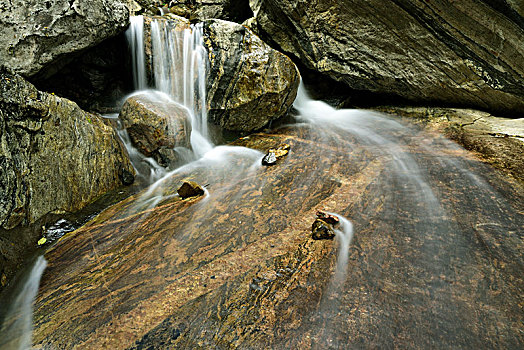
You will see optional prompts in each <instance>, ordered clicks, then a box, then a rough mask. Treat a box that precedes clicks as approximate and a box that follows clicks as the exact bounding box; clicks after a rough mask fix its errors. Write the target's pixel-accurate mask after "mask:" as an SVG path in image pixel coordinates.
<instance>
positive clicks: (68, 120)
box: [0, 71, 134, 275]
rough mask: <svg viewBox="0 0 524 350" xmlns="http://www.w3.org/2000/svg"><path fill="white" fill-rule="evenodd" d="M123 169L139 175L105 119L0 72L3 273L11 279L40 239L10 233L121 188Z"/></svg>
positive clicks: (35, 233)
mask: <svg viewBox="0 0 524 350" xmlns="http://www.w3.org/2000/svg"><path fill="white" fill-rule="evenodd" d="M118 169H125V170H126V171H128V172H129V173H131V174H133V173H134V170H133V167H132V166H131V164H130V162H129V159H128V156H127V152H126V151H125V148H124V146H123V145H122V144H121V142H120V141H119V139H118V137H117V135H116V133H115V132H114V130H113V129H112V128H111V127H110V126H109V125H106V124H105V123H104V121H103V120H102V118H100V117H98V116H96V115H94V114H89V113H86V112H84V111H82V110H81V109H80V108H79V107H78V105H76V104H75V103H73V102H71V101H69V100H66V99H63V98H59V97H57V96H54V95H52V94H48V93H45V92H41V91H38V90H37V89H36V88H35V87H34V86H33V85H31V84H30V83H28V82H27V81H25V80H24V79H23V78H22V77H20V76H19V75H12V74H8V73H6V72H3V71H2V72H0V253H1V254H0V265H2V266H1V267H0V270H2V269H3V268H4V267H9V274H10V275H11V273H12V269H11V267H12V265H13V262H14V261H17V262H18V260H19V259H20V258H21V257H22V256H24V254H25V252H24V250H25V251H29V250H30V249H29V247H31V246H32V245H34V246H36V241H37V240H38V236H39V234H40V233H39V232H38V230H29V231H28V232H25V233H23V234H22V233H21V234H20V235H17V234H16V233H14V231H13V232H12V233H10V232H9V231H7V230H10V229H13V228H15V227H17V226H20V225H24V226H25V225H29V224H32V223H34V222H35V221H37V220H38V219H40V218H42V217H43V216H45V215H47V214H50V213H66V212H75V211H78V210H79V209H81V208H83V207H84V206H86V205H87V204H88V203H90V202H92V201H94V200H95V199H97V198H98V197H100V196H101V195H103V194H104V193H106V192H108V191H109V190H111V189H114V188H117V187H119V186H121V181H120V179H119V176H118ZM0 272H1V271H0Z"/></svg>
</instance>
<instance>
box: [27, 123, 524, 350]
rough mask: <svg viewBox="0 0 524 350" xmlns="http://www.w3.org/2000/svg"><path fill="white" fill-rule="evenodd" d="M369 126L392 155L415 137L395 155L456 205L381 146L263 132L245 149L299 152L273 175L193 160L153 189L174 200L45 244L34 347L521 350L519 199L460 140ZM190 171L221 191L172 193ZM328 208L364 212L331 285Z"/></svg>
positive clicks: (302, 130)
mask: <svg viewBox="0 0 524 350" xmlns="http://www.w3.org/2000/svg"><path fill="white" fill-rule="evenodd" d="M362 119H363V118H359V120H358V122H356V124H357V125H356V126H358V127H364V128H365V129H366V130H367V131H369V132H370V133H372V132H374V131H377V129H380V130H381V132H382V131H386V132H387V131H388V130H390V132H388V133H387V134H386V135H384V134H382V133H381V134H382V135H384V136H387V137H388V141H386V140H383V139H382V140H379V141H380V142H384V141H386V142H387V143H386V144H385V145H384V144H383V145H382V146H384V147H389V146H391V144H390V143H389V138H390V137H392V138H396V137H401V138H402V139H405V138H408V139H412V141H413V142H409V146H408V145H405V148H404V147H403V151H401V152H399V153H397V154H395V156H398V157H402V159H404V160H407V159H405V158H404V157H405V156H406V155H407V154H411V155H412V156H413V157H416V161H417V163H420V164H421V171H424V169H427V173H426V175H427V179H426V180H427V181H428V184H429V185H430V186H431V189H432V190H434V191H436V193H438V196H439V198H443V201H442V205H443V208H444V210H443V211H442V212H441V211H439V210H437V211H432V210H428V207H427V205H426V204H427V203H428V202H426V200H427V199H428V197H427V192H426V191H422V190H421V189H420V187H419V186H418V185H417V181H413V179H410V177H411V176H412V175H413V173H412V172H407V173H402V169H400V168H399V170H400V171H401V173H399V174H398V176H395V175H393V174H392V173H391V169H392V166H391V165H392V164H391V162H390V160H391V157H390V155H389V154H381V152H380V151H378V152H377V144H368V142H366V141H370V138H367V139H365V140H364V142H362V139H361V138H360V137H359V136H358V135H353V134H351V133H349V134H348V133H342V134H338V133H333V132H332V131H333V130H332V129H333V128H329V127H328V128H325V129H324V130H317V128H311V127H309V126H304V125H302V126H294V127H288V128H283V129H280V130H276V131H274V132H273V133H271V134H269V135H262V134H255V135H250V136H249V137H246V138H243V139H241V140H239V141H238V142H236V143H235V144H236V145H243V146H249V147H254V148H257V149H259V150H261V151H265V150H267V149H271V148H273V149H274V148H277V147H278V146H279V145H281V144H282V143H287V144H289V145H290V146H291V150H292V152H290V153H289V155H288V156H287V157H286V158H284V159H283V160H282V162H280V163H279V164H277V165H275V166H273V167H269V168H266V167H258V168H254V167H253V166H252V164H254V162H255V161H259V160H260V158H261V157H262V153H258V154H254V155H253V154H252V153H248V152H246V151H245V150H244V152H242V153H240V152H239V153H235V154H233V155H232V156H231V157H228V159H227V160H221V161H220V162H209V163H208V162H205V163H206V164H202V163H200V166H199V165H198V164H196V165H195V166H196V168H187V167H186V168H184V169H181V170H180V171H177V172H175V173H173V174H172V176H171V177H169V178H166V179H165V181H164V182H162V184H160V185H159V187H157V188H156V189H157V190H159V191H158V192H155V193H154V195H155V196H156V195H158V194H160V193H165V194H166V195H167V197H166V199H165V201H162V202H161V204H160V205H159V206H157V207H155V208H150V207H149V206H148V207H147V210H146V211H140V210H139V211H138V212H137V211H136V205H134V204H136V203H137V201H138V202H139V201H140V200H141V196H136V197H135V198H130V199H129V200H126V201H124V202H122V203H120V204H117V205H116V206H114V207H112V208H110V209H108V210H106V211H105V212H104V213H102V214H101V215H99V216H98V217H97V218H96V219H95V220H93V221H92V222H91V223H89V224H87V225H85V226H84V227H82V228H81V229H79V230H78V231H77V232H75V233H72V234H70V235H69V236H67V237H65V238H64V239H62V241H60V242H59V243H58V245H57V246H56V247H55V249H53V250H52V251H50V252H48V253H47V254H46V259H47V260H48V262H49V265H48V268H47V269H46V271H45V272H44V275H43V277H42V283H41V286H40V292H39V295H38V297H37V300H36V303H35V318H34V320H35V332H34V338H33V339H34V341H35V344H34V345H38V346H42V347H44V348H55V347H56V348H66V349H69V348H74V347H78V348H81V349H101V348H110V349H165V348H169V349H195V348H205V349H215V348H219V349H236V348H238V349H268V348H269V349H329V348H334V349H346V348H357V349H359V348H367V347H369V344H373V345H374V346H376V347H378V348H388V347H391V346H392V344H394V346H396V347H398V348H402V349H404V348H409V349H416V348H431V347H433V346H435V345H437V346H438V347H443V348H475V347H478V348H485V347H488V348H491V347H497V346H498V347H502V348H519V344H520V343H521V337H520V335H519V332H518V330H519V329H520V325H521V322H520V320H521V318H522V310H521V307H520V306H519V300H521V295H522V288H521V286H522V283H523V277H524V276H523V275H522V267H521V264H520V262H521V261H522V259H521V256H522V253H521V252H520V251H519V247H520V246H521V245H522V237H521V236H519V235H518V234H517V232H519V230H520V226H521V225H520V223H521V222H522V215H521V214H519V213H518V210H519V208H522V203H523V200H524V197H523V196H522V192H520V194H519V192H518V189H517V188H518V187H513V184H512V183H509V184H506V185H505V186H507V187H505V186H502V187H501V188H497V190H494V191H492V192H489V191H488V192H483V191H482V190H481V189H480V186H479V184H480V183H482V181H484V180H483V179H486V178H489V179H490V182H491V183H493V184H495V183H497V182H498V181H497V180H496V178H495V177H490V176H491V175H493V174H491V175H490V173H491V170H490V169H486V168H485V167H483V166H482V164H480V163H479V162H478V161H475V160H472V159H471V155H470V154H468V153H467V152H465V151H464V150H462V149H460V148H458V147H457V148H447V147H443V148H439V146H438V145H441V146H442V145H446V144H447V143H448V142H447V141H446V140H442V139H440V138H439V137H433V136H430V135H429V134H427V133H425V132H414V133H413V134H411V133H410V134H409V135H405V134H403V132H402V131H401V130H396V131H391V126H392V124H391V122H387V120H386V119H380V121H381V122H380V123H375V122H373V123H371V124H367V123H365V122H363V121H362ZM368 127H369V129H368ZM355 129H358V128H355ZM351 130H353V129H351ZM404 131H405V130H404ZM399 133H400V134H402V135H400V136H399V135H398V134H399ZM394 134H397V136H394ZM369 135H370V134H367V135H366V136H369ZM326 141H327V143H326ZM406 141H407V140H406ZM430 145H431V146H430ZM432 147H436V148H432ZM436 149H438V154H436V155H435V154H434V150H436ZM217 151H218V149H217ZM246 153H247V154H248V156H246V155H245V154H246ZM446 155H447V156H449V158H446ZM447 161H449V162H447ZM440 162H443V163H440ZM468 162H469V163H468ZM239 164H244V166H245V167H244V168H242V167H238V165H239ZM457 164H469V165H470V166H471V167H469V166H468V167H467V168H461V167H460V166H458V167H457V166H455V165H457ZM403 165H406V163H404V164H403ZM422 165H423V166H422ZM233 170H234V171H233ZM470 171H471V172H470ZM467 175H470V176H467ZM471 175H478V177H475V176H471ZM484 176H487V177H484ZM187 178H191V179H193V180H195V181H197V182H199V183H207V184H209V186H207V187H206V188H207V190H208V191H209V196H206V197H203V198H202V197H200V198H194V199H188V200H180V198H178V196H173V195H172V194H173V193H174V192H175V191H176V189H177V188H178V187H179V186H180V184H181V183H182V181H184V180H185V179H187ZM471 178H473V179H474V181H470V180H471ZM491 180H495V181H491ZM499 190H500V191H499ZM515 192H516V193H515ZM496 193H498V194H496ZM491 196H495V197H491ZM146 198H147V197H146ZM317 209H325V210H328V211H329V212H333V213H338V214H340V215H343V216H345V217H347V218H349V219H350V220H351V221H352V222H353V226H354V228H355V235H354V238H353V242H352V243H351V247H350V249H349V251H348V252H347V256H348V258H349V259H348V265H347V276H346V278H344V279H341V280H333V279H332V278H333V274H334V273H333V272H334V269H335V265H337V264H336V263H335V260H336V255H337V251H340V246H339V243H338V240H337V239H335V240H313V239H312V238H311V222H312V221H313V220H314V219H315V217H318V216H319V213H317ZM326 220H327V219H326ZM519 220H520V221H519ZM91 242H94V243H91ZM86 285H89V288H86ZM57 290H58V291H60V292H57ZM414 330H416V331H414Z"/></svg>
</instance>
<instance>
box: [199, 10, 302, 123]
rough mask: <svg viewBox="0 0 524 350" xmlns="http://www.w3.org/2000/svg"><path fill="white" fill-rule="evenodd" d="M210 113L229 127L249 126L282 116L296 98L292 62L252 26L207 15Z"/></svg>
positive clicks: (215, 119) (205, 32) (296, 77)
mask: <svg viewBox="0 0 524 350" xmlns="http://www.w3.org/2000/svg"><path fill="white" fill-rule="evenodd" d="M204 36H205V44H206V45H207V47H208V51H209V60H210V71H209V74H208V75H207V84H206V85H207V101H208V106H209V118H210V120H212V121H213V122H214V123H215V124H218V125H220V126H222V127H223V128H225V129H228V130H235V131H244V132H247V131H253V130H256V129H260V128H261V127H263V126H264V125H265V124H267V123H268V122H269V121H271V120H274V119H277V118H279V117H281V116H283V115H284V114H285V113H287V111H288V110H289V108H290V107H291V105H292V103H293V101H294V100H295V97H296V93H297V89H298V84H299V80H300V76H299V73H298V69H297V68H296V66H295V65H294V64H293V62H292V61H291V60H290V59H289V58H288V57H287V56H285V55H283V54H281V53H280V52H278V51H276V50H273V49H272V48H271V47H269V46H268V45H266V44H265V43H264V42H262V40H260V38H259V37H258V36H256V35H255V34H254V33H253V32H252V31H251V30H249V29H247V28H246V27H244V26H241V25H239V24H236V23H232V22H226V21H221V20H210V21H206V22H205V25H204Z"/></svg>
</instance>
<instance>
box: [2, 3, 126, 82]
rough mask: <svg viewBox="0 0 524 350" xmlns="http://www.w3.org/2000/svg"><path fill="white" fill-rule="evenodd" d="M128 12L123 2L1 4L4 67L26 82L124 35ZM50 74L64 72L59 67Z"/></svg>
mask: <svg viewBox="0 0 524 350" xmlns="http://www.w3.org/2000/svg"><path fill="white" fill-rule="evenodd" d="M128 21H129V11H128V9H127V8H126V6H125V5H124V2H122V1H119V0H114V1H113V0H111V1H110V0H74V1H63V0H47V1H38V0H29V1H20V0H16V1H9V2H6V1H3V2H2V4H1V5H0V47H2V48H3V49H2V50H1V51H0V64H1V65H4V66H6V67H7V68H9V69H10V70H12V71H15V72H18V73H21V74H23V75H25V76H32V75H35V74H36V73H38V72H39V71H40V70H41V69H42V68H43V67H44V66H46V65H47V64H49V63H50V62H52V61H56V60H61V61H62V63H65V62H67V57H66V56H65V55H67V54H70V53H73V52H78V51H80V50H83V49H85V48H88V47H91V46H94V45H96V44H98V43H100V42H101V41H102V40H104V39H106V38H109V37H111V36H114V35H116V34H118V33H120V32H121V31H122V30H124V28H125V26H126V25H127V24H128ZM55 63H56V65H55V66H54V69H50V71H49V72H46V74H51V73H53V71H56V70H57V69H58V68H60V67H61V65H60V62H55Z"/></svg>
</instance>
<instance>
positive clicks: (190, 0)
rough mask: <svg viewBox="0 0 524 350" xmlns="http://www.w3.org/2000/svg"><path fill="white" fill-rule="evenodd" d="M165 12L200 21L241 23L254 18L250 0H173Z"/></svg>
mask: <svg viewBox="0 0 524 350" xmlns="http://www.w3.org/2000/svg"><path fill="white" fill-rule="evenodd" d="M164 11H169V12H171V13H174V14H176V15H178V16H183V17H186V18H190V19H192V20H200V21H203V20H206V19H223V20H227V21H232V22H238V23H241V22H243V21H244V20H246V19H248V18H249V17H251V16H253V12H252V11H251V8H250V6H249V0H173V1H169V2H168V6H167V7H166V8H164Z"/></svg>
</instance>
